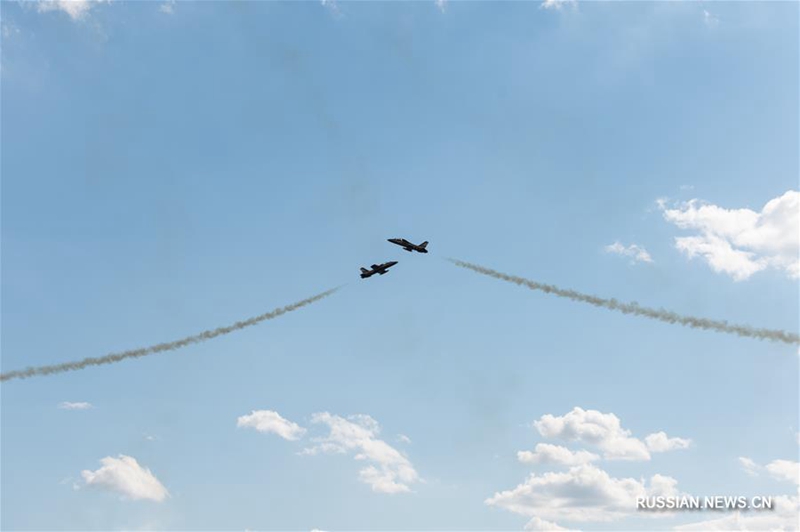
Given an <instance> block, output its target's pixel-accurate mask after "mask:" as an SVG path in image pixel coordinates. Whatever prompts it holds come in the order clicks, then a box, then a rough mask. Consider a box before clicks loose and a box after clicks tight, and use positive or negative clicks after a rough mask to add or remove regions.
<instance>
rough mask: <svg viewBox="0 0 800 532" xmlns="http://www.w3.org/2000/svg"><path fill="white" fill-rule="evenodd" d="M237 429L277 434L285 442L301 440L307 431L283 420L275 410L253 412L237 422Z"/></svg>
mask: <svg viewBox="0 0 800 532" xmlns="http://www.w3.org/2000/svg"><path fill="white" fill-rule="evenodd" d="M236 426H237V427H247V428H252V429H255V430H257V431H258V432H265V433H270V432H271V433H273V434H277V435H278V436H280V437H281V438H283V439H284V440H299V439H300V438H302V437H303V435H304V434H305V433H306V429H304V428H303V427H301V426H300V425H298V424H297V423H294V422H292V421H289V420H288V419H285V418H283V417H282V416H281V415H280V414H279V413H277V412H275V411H274V410H253V411H252V412H251V413H250V414H247V415H244V416H240V417H239V418H238V419H237V420H236Z"/></svg>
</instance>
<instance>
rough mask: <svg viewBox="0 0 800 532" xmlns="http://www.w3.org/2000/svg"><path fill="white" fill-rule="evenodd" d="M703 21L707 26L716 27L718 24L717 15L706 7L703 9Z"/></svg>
mask: <svg viewBox="0 0 800 532" xmlns="http://www.w3.org/2000/svg"><path fill="white" fill-rule="evenodd" d="M703 22H704V23H705V25H706V26H708V27H709V28H716V27H717V26H718V25H719V17H718V16H716V15H715V14H713V13H712V12H710V11H709V10H707V9H704V10H703Z"/></svg>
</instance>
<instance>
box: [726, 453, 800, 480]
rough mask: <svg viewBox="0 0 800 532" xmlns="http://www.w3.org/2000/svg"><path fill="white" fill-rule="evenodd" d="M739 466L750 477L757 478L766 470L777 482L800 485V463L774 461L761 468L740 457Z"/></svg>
mask: <svg viewBox="0 0 800 532" xmlns="http://www.w3.org/2000/svg"><path fill="white" fill-rule="evenodd" d="M739 464H741V466H742V469H743V470H744V472H745V473H747V474H748V475H750V476H752V477H755V476H758V475H759V473H761V472H762V471H764V470H766V471H767V473H769V474H770V476H771V477H772V478H774V479H776V480H785V481H789V482H793V483H795V484H798V485H800V463H798V462H793V461H791V460H773V461H772V462H770V463H768V464H767V465H766V466H763V467H762V466H760V465H758V464H757V463H756V462H755V461H753V460H751V459H750V458H747V457H745V456H740V457H739Z"/></svg>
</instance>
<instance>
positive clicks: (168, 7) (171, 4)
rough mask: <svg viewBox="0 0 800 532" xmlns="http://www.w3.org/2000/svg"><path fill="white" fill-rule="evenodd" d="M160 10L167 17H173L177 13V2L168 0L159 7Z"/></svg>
mask: <svg viewBox="0 0 800 532" xmlns="http://www.w3.org/2000/svg"><path fill="white" fill-rule="evenodd" d="M158 10H159V11H161V12H162V13H166V14H167V15H172V14H173V13H175V0H167V1H166V2H164V3H163V4H161V5H159V6H158Z"/></svg>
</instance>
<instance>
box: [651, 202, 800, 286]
mask: <svg viewBox="0 0 800 532" xmlns="http://www.w3.org/2000/svg"><path fill="white" fill-rule="evenodd" d="M658 204H659V207H660V208H661V210H662V212H663V215H664V218H665V219H666V220H667V221H668V222H670V223H672V224H674V225H676V226H677V227H679V228H680V229H685V230H689V231H693V232H695V233H697V234H695V235H691V236H682V237H677V238H675V247H676V248H677V249H678V250H679V251H681V252H682V253H684V254H685V255H686V256H687V257H689V258H690V259H691V258H694V257H699V258H701V259H703V260H704V261H705V262H706V263H707V264H708V265H709V266H710V267H711V269H712V270H714V271H715V272H717V273H724V274H726V275H729V276H730V277H731V278H733V279H734V280H735V281H742V280H745V279H748V278H749V277H750V276H752V275H753V274H754V273H756V272H759V271H762V270H765V269H767V268H773V269H777V270H780V271H783V272H785V273H786V275H787V276H788V277H790V278H792V279H797V278H800V259H799V258H798V254H800V192H798V191H794V190H789V191H788V192H786V193H785V194H783V195H782V196H779V197H777V198H774V199H772V200H770V201H768V202H767V203H766V205H764V207H763V208H762V209H761V211H759V212H756V211H753V210H751V209H726V208H723V207H719V206H717V205H712V204H709V203H702V202H700V201H699V200H697V199H693V200H690V201H688V202H685V203H682V204H680V205H678V206H677V207H676V208H673V209H669V208H667V206H666V201H663V200H661V201H659V202H658Z"/></svg>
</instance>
